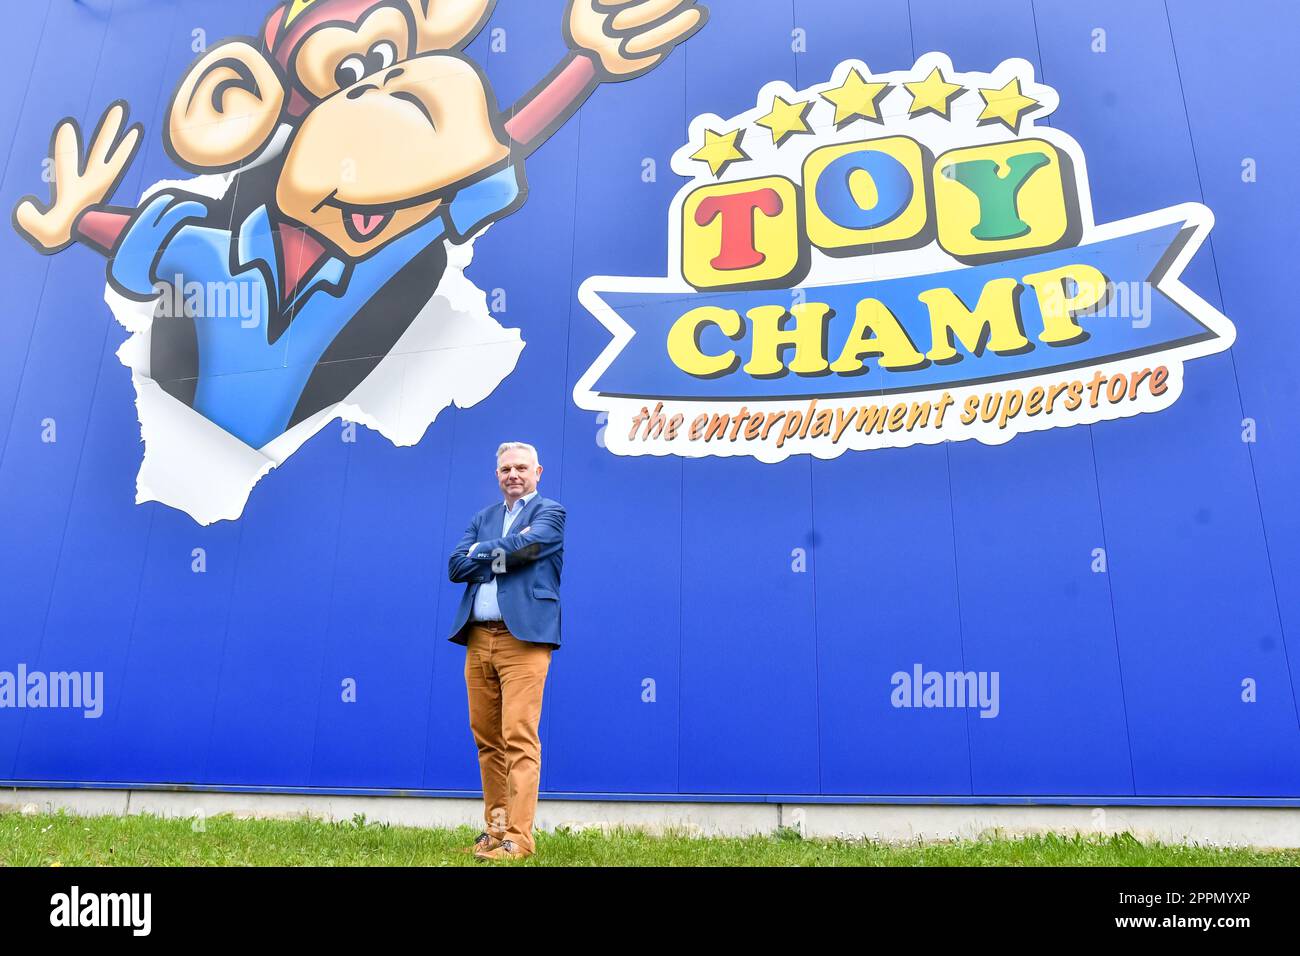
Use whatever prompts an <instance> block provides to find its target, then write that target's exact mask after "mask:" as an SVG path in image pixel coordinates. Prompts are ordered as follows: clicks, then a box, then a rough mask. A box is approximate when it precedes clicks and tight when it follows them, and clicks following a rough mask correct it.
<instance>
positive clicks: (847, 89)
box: [822, 68, 889, 126]
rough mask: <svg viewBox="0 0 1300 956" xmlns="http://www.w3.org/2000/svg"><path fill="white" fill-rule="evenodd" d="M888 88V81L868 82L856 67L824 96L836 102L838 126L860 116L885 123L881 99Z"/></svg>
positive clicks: (823, 94)
mask: <svg viewBox="0 0 1300 956" xmlns="http://www.w3.org/2000/svg"><path fill="white" fill-rule="evenodd" d="M888 89H889V84H888V83H868V82H867V81H866V80H864V79H863V78H862V74H861V73H859V72H858V71H857V69H856V68H855V69H852V70H849V75H848V76H847V77H846V78H845V80H844V82H843V83H842V84H841V85H840V86H837V87H836V88H835V89H833V90H826V91H825V92H823V93H822V96H823V97H824V98H826V99H828V100H830V101H831V102H832V103H834V104H835V125H836V126H841V125H843V124H844V123H847V122H849V121H850V120H853V119H856V118H857V117H859V116H861V117H862V118H863V119H869V120H871V121H873V122H876V123H883V122H884V120H883V119H881V116H880V105H879V101H880V98H881V96H883V95H884V93H885V91H886V90H888Z"/></svg>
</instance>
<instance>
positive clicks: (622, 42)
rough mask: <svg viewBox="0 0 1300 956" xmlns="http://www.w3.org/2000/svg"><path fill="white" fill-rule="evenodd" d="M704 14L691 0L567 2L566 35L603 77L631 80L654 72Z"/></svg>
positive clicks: (695, 29) (701, 23) (704, 19)
mask: <svg viewBox="0 0 1300 956" xmlns="http://www.w3.org/2000/svg"><path fill="white" fill-rule="evenodd" d="M708 18H709V11H708V9H707V8H705V7H701V6H700V5H699V4H698V3H697V2H696V0H569V12H568V17H567V23H566V25H565V35H566V37H567V38H568V40H569V43H570V45H571V46H573V47H575V48H576V49H579V50H585V51H587V52H588V53H591V54H592V55H593V56H594V57H595V59H596V60H597V62H598V63H599V64H600V67H601V70H602V71H603V72H604V74H605V75H604V76H603V77H602V79H606V80H630V79H632V78H633V77H636V76H640V75H641V74H643V73H648V72H649V71H650V70H653V69H654V68H655V67H656V66H658V65H659V64H660V63H661V62H663V60H664V58H665V57H667V56H668V54H669V53H671V52H672V51H673V47H675V46H677V44H679V43H682V42H684V41H686V40H688V39H690V37H692V36H693V35H694V34H695V33H696V32H698V31H699V29H700V28H701V27H703V26H704V24H705V22H707V20H708Z"/></svg>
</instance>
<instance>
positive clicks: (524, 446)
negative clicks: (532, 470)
mask: <svg viewBox="0 0 1300 956" xmlns="http://www.w3.org/2000/svg"><path fill="white" fill-rule="evenodd" d="M516 448H517V449H519V450H520V451H526V452H528V454H529V455H530V456H531V457H532V459H533V464H535V465H540V464H541V463H542V462H541V459H540V458H538V457H537V449H536V448H534V447H533V446H532V445H530V444H528V442H526V441H503V442H502V443H501V444H500V446H499V447H498V448H497V461H500V460H501V456H502V455H504V454H505V453H506V452H508V451H512V450H514V449H516Z"/></svg>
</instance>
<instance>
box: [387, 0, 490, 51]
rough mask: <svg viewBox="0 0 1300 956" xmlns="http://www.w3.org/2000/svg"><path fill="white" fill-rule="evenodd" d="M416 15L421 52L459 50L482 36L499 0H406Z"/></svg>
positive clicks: (417, 48) (416, 33)
mask: <svg viewBox="0 0 1300 956" xmlns="http://www.w3.org/2000/svg"><path fill="white" fill-rule="evenodd" d="M406 3H407V5H408V6H410V8H411V13H412V14H414V15H415V47H416V50H417V51H418V52H420V53H428V52H430V51H433V50H459V49H460V48H461V47H463V46H465V44H467V43H469V42H470V41H471V40H473V39H474V37H476V36H478V32H479V30H482V29H483V24H485V23H487V19H488V17H490V16H491V15H492V8H493V7H495V6H496V5H497V0H406Z"/></svg>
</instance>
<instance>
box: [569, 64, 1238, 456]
mask: <svg viewBox="0 0 1300 956" xmlns="http://www.w3.org/2000/svg"><path fill="white" fill-rule="evenodd" d="M1057 104H1058V97H1057V94H1056V92H1055V91H1054V90H1053V89H1052V88H1051V87H1048V86H1044V85H1042V84H1040V83H1037V82H1035V81H1034V75H1033V67H1032V66H1031V65H1030V64H1029V63H1028V62H1026V61H1024V60H1018V59H1017V60H1007V61H1005V62H1003V63H1002V64H1000V65H999V66H998V67H997V68H996V69H994V70H993V72H992V73H958V72H956V71H955V70H954V69H953V66H952V63H951V61H950V60H949V59H948V57H947V56H945V55H943V54H940V53H929V54H926V55H925V56H923V57H922V58H921V59H920V60H919V61H918V62H917V63H916V64H915V65H914V66H913V67H912V68H911V69H909V70H904V71H899V72H894V73H887V74H881V75H876V74H872V73H871V71H870V70H869V69H868V68H867V66H866V65H865V64H863V63H861V62H857V61H849V62H845V63H841V64H840V65H839V66H838V67H837V68H836V69H835V70H834V72H833V75H832V78H831V79H830V80H829V81H828V82H825V83H821V84H819V85H815V86H812V87H809V88H808V89H805V90H798V91H796V90H793V89H791V88H790V87H789V86H788V85H787V84H785V83H780V82H778V83H770V84H768V85H766V86H764V87H763V89H762V90H761V91H760V93H759V95H758V102H757V105H756V106H755V108H754V109H751V110H749V111H748V112H745V113H743V114H741V115H740V116H736V117H732V118H730V119H726V118H722V117H719V116H715V115H712V114H706V115H703V116H700V117H698V118H696V119H695V120H694V121H693V122H692V123H691V125H690V142H689V144H688V145H687V146H685V147H683V148H682V149H679V150H678V151H677V152H676V153H675V154H674V156H673V160H672V166H673V169H674V171H676V172H677V173H679V174H681V175H685V176H689V177H691V182H689V183H688V184H687V185H686V186H684V187H683V189H682V190H681V191H680V192H679V193H678V195H677V196H676V198H675V199H674V201H673V203H672V206H671V210H670V212H669V236H670V239H669V254H668V276H667V277H665V278H628V277H620V278H614V277H594V278H590V279H588V280H587V281H586V282H584V283H583V285H582V287H581V289H580V290H579V298H580V300H581V302H582V303H583V305H584V306H585V307H586V308H587V309H588V310H589V311H591V312H592V313H593V314H594V315H595V316H596V318H597V319H599V320H600V321H601V322H602V323H603V324H604V325H605V327H606V328H607V329H608V330H609V331H610V332H611V333H612V334H613V340H612V341H611V342H610V344H609V345H608V346H607V347H606V349H605V350H604V352H603V353H602V354H601V355H600V356H599V357H598V358H597V360H596V362H595V363H594V364H593V365H592V367H591V368H590V369H589V370H588V371H587V373H586V374H585V375H584V376H583V378H582V379H581V381H580V382H579V383H578V385H577V387H576V389H575V391H574V400H575V401H576V403H577V404H578V405H579V406H580V407H582V408H586V409H591V410H600V411H605V412H607V413H608V422H607V427H606V429H605V444H606V446H607V447H608V448H609V450H610V451H612V452H614V453H615V454H620V455H642V454H653V455H665V454H677V455H683V456H688V457H698V456H703V455H723V456H728V455H753V456H754V457H756V458H758V459H760V460H762V461H766V462H775V461H780V460H782V459H784V458H786V457H787V456H788V455H793V454H812V455H816V456H817V457H819V458H833V457H836V456H838V455H840V454H842V453H843V452H844V451H845V450H846V449H858V450H866V449H873V448H882V447H900V446H906V445H912V444H915V443H923V444H934V443H938V442H941V441H945V440H954V441H955V440H964V439H969V438H974V439H977V440H979V441H982V442H985V443H986V444H999V443H1002V442H1006V441H1008V440H1009V439H1010V438H1011V437H1012V436H1014V435H1017V434H1019V433H1021V432H1026V431H1036V430H1039V429H1045V428H1053V427H1059V426H1066V425H1074V424H1080V423H1091V422H1096V421H1102V420H1106V419H1114V418H1122V417H1127V416H1131V415H1136V414H1138V413H1140V412H1154V411H1159V410H1161V409H1164V408H1167V407H1168V406H1169V405H1170V404H1172V403H1173V402H1174V401H1175V400H1176V399H1177V398H1178V395H1179V394H1180V393H1181V391H1182V380H1183V363H1184V362H1185V361H1186V360H1188V359H1193V358H1198V357H1200V356H1203V355H1209V354H1211V353H1214V352H1219V351H1222V350H1224V349H1226V348H1228V347H1229V346H1230V345H1231V344H1232V342H1233V340H1234V338H1235V334H1236V333H1235V331H1234V329H1233V326H1232V324H1231V323H1230V322H1229V321H1228V320H1227V319H1226V318H1225V317H1224V316H1223V315H1221V314H1220V313H1219V312H1218V311H1217V310H1215V309H1214V308H1213V307H1212V306H1211V305H1210V304H1209V303H1207V302H1205V301H1204V300H1203V299H1201V298H1200V297H1199V296H1197V295H1196V294H1195V293H1193V292H1191V291H1190V290H1189V289H1187V288H1186V287H1185V286H1184V285H1183V284H1182V283H1181V282H1180V281H1179V275H1180V274H1181V273H1182V270H1183V268H1184V267H1185V266H1186V264H1187V263H1188V261H1189V260H1190V259H1191V257H1192V256H1193V254H1194V253H1195V252H1196V250H1197V248H1198V247H1199V246H1200V245H1201V243H1202V242H1203V241H1204V240H1205V237H1206V236H1207V235H1208V233H1209V231H1210V227H1211V225H1212V224H1213V215H1212V214H1211V212H1210V210H1209V209H1207V208H1206V207H1204V206H1202V205H1200V204H1197V203H1186V204H1183V205H1179V206H1174V207H1171V208H1168V209H1162V210H1159V211H1155V212H1147V213H1144V214H1142V215H1139V216H1135V217H1133V218H1131V219H1124V220H1120V221H1117V222H1111V223H1106V224H1103V225H1098V224H1096V223H1095V222H1094V221H1093V213H1092V202H1091V198H1090V193H1089V186H1088V175H1087V169H1086V165H1085V162H1084V155H1083V151H1082V150H1081V148H1080V147H1079V144H1078V143H1076V142H1075V141H1074V140H1073V139H1072V138H1071V137H1070V136H1069V135H1067V134H1066V133H1064V132H1061V131H1060V130H1057V129H1053V128H1050V127H1046V126H1038V125H1037V123H1038V122H1039V121H1041V120H1043V119H1045V118H1046V117H1047V116H1049V115H1050V114H1051V113H1052V111H1053V110H1054V109H1055V108H1056V106H1057Z"/></svg>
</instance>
